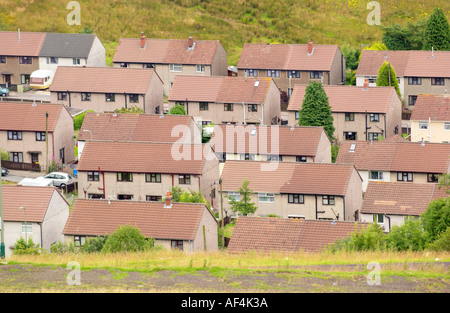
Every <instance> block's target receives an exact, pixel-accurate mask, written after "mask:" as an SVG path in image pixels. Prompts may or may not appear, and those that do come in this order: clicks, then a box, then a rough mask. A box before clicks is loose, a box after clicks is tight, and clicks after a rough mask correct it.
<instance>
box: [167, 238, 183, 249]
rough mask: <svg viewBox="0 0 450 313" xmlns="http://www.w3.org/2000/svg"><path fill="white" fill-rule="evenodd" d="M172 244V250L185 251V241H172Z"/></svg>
mask: <svg viewBox="0 0 450 313" xmlns="http://www.w3.org/2000/svg"><path fill="white" fill-rule="evenodd" d="M170 244H171V246H172V249H178V250H181V251H183V240H171V241H170Z"/></svg>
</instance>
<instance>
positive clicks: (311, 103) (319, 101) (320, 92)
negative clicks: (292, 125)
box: [298, 82, 334, 140]
mask: <svg viewBox="0 0 450 313" xmlns="http://www.w3.org/2000/svg"><path fill="white" fill-rule="evenodd" d="M298 124H299V125H300V126H323V127H324V129H325V132H326V134H327V135H328V137H329V138H330V139H331V140H333V139H334V137H333V133H334V125H333V115H332V114H331V108H330V104H329V103H328V97H327V95H326V93H325V90H324V89H323V86H322V84H321V83H318V82H310V83H309V84H308V86H306V90H305V98H304V99H303V104H302V108H301V109H300V110H299V120H298Z"/></svg>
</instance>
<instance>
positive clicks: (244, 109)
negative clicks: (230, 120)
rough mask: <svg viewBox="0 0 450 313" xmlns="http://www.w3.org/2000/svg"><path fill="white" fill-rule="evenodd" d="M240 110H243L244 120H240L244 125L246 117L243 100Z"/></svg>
mask: <svg viewBox="0 0 450 313" xmlns="http://www.w3.org/2000/svg"><path fill="white" fill-rule="evenodd" d="M242 110H243V112H244V121H243V122H242V124H244V125H246V124H247V123H246V121H245V119H246V117H245V103H244V102H242Z"/></svg>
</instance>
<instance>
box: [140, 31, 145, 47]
mask: <svg viewBox="0 0 450 313" xmlns="http://www.w3.org/2000/svg"><path fill="white" fill-rule="evenodd" d="M144 48H145V35H144V32H141V49H144Z"/></svg>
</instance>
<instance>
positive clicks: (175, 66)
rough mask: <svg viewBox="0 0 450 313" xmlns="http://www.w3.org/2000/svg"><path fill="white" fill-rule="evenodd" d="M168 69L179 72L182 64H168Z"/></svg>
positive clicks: (181, 69)
mask: <svg viewBox="0 0 450 313" xmlns="http://www.w3.org/2000/svg"><path fill="white" fill-rule="evenodd" d="M169 71H171V72H181V71H183V66H182V65H181V64H169Z"/></svg>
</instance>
